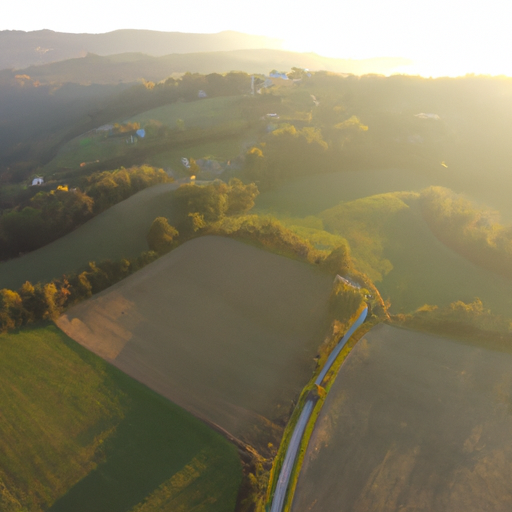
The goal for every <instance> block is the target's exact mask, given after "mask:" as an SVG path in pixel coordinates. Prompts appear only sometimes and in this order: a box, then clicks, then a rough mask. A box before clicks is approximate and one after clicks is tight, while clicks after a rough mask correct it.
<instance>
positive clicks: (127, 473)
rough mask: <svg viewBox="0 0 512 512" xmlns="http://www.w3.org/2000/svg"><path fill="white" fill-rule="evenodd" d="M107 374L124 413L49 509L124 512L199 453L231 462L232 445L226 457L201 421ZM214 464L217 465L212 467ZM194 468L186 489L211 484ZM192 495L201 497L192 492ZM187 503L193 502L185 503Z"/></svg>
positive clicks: (85, 356)
mask: <svg viewBox="0 0 512 512" xmlns="http://www.w3.org/2000/svg"><path fill="white" fill-rule="evenodd" d="M70 346H71V343H70ZM72 348H73V350H75V351H76V352H77V353H78V354H79V355H80V357H82V358H83V359H84V360H86V361H88V360H89V359H91V356H92V354H90V353H87V352H86V351H85V350H83V349H82V347H80V346H78V345H77V344H75V346H74V347H72ZM92 357H94V356H92ZM96 359H97V358H96ZM107 374H108V379H109V380H110V379H111V384H112V385H113V386H117V387H119V388H121V389H122V390H123V391H124V392H125V393H126V395H127V396H126V401H127V405H128V407H127V411H126V414H125V416H124V418H123V419H122V420H121V421H120V422H119V424H118V425H117V427H115V432H114V433H113V434H112V436H111V437H110V438H109V439H108V441H106V442H105V444H104V446H103V454H104V456H103V462H101V463H99V464H98V466H97V468H96V469H95V470H93V471H91V472H90V473H89V474H88V475H87V476H86V477H85V478H83V479H82V480H81V481H79V482H78V483H77V484H76V485H74V486H73V487H72V488H71V489H70V490H69V491H68V492H67V493H66V494H65V495H64V496H62V497H61V498H60V499H59V500H57V501H56V502H55V503H54V505H53V506H52V507H51V508H50V509H49V510H50V511H51V512H69V511H73V512H82V511H83V512H86V511H90V512H124V511H127V510H131V509H132V508H133V507H135V506H136V505H137V504H139V503H141V502H143V501H144V500H145V498H148V497H149V496H150V495H151V494H152V492H153V491H155V489H157V488H158V487H159V486H160V485H161V484H164V483H166V482H168V481H169V479H171V477H173V476H174V475H177V473H179V472H180V471H182V470H184V468H186V466H187V465H190V464H192V465H194V459H196V460H197V459H198V458H203V457H204V454H205V453H207V458H208V460H209V463H219V462H220V463H221V466H223V467H224V468H225V467H226V466H229V465H230V464H232V462H233V461H232V460H231V461H230V460H229V459H230V458H232V457H230V454H231V451H233V452H234V450H228V452H229V453H228V457H227V458H226V457H225V454H223V451H224V450H225V447H224V444H227V442H225V441H224V440H222V438H220V436H218V434H216V433H215V432H213V431H211V430H210V429H209V428H208V427H207V426H206V425H204V424H203V423H202V422H199V421H197V420H196V419H195V418H192V417H191V416H190V415H189V414H188V413H186V412H185V411H183V410H182V409H181V408H179V407H177V406H175V405H174V404H172V403H170V402H169V401H168V400H166V399H164V398H162V397H160V396H158V395H157V394H156V393H154V392H152V391H151V390H149V389H148V388H146V387H144V386H142V385H141V384H139V383H138V382H136V381H133V380H132V379H130V378H129V377H127V376H125V375H123V374H122V373H121V372H119V371H118V370H117V369H115V368H113V367H110V368H109V369H108V370H107ZM93 435H94V434H93ZM219 441H220V443H219ZM219 444H220V445H222V447H219ZM219 448H220V450H219ZM221 458H222V459H223V460H222V461H220V460H219V459H221ZM237 458H238V457H237V456H236V454H235V455H234V459H235V473H237V472H238V473H240V470H239V469H237V468H236V466H237V464H236V459H237ZM215 465H217V464H215ZM203 469H205V468H203ZM213 469H214V470H215V468H213ZM219 469H220V468H219V467H218V466H217V472H218V470H219ZM185 471H186V470H185ZM221 472H222V470H221ZM200 473H201V474H196V478H195V479H194V480H195V481H193V482H191V483H192V485H191V487H190V490H192V491H193V489H195V488H196V485H200V486H202V487H203V489H204V488H207V487H209V486H210V485H211V484H212V483H214V482H213V481H212V482H210V481H209V480H212V475H211V471H200ZM231 476H232V480H233V482H234V485H233V487H234V489H233V490H234V493H235V494H234V495H235V496H236V489H237V487H238V485H239V479H240V477H241V474H240V476H238V478H237V475H231ZM178 478H179V475H178ZM205 478H206V479H207V480H208V481H206V482H205V481H204V479H205ZM205 486H206V487H205ZM182 490H183V489H182ZM199 494H203V493H199ZM198 497H199V498H201V497H200V496H198V495H197V494H196V496H195V498H196V499H197V498H198ZM203 499H204V496H203ZM200 501H201V499H200ZM193 504H194V505H197V504H198V503H190V505H191V506H192V505H193Z"/></svg>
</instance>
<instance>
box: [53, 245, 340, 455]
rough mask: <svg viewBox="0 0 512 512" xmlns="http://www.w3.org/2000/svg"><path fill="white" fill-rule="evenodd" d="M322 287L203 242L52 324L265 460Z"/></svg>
mask: <svg viewBox="0 0 512 512" xmlns="http://www.w3.org/2000/svg"><path fill="white" fill-rule="evenodd" d="M331 283H332V278H331V277H330V276H328V275H326V274H323V273H320V272H319V271H318V270H317V269H315V268H314V267H311V266H309V265H307V264H304V263H300V262H297V261H294V260H290V259H287V258H283V257H280V256H277V255H275V254H271V253H268V252H266V251H263V250H260V249H256V248H254V247H251V246H249V245H245V244H242V243H240V242H236V241H234V240H231V239H226V238H221V237H202V238H197V239H194V240H192V241H190V242H187V243H186V244H184V245H182V246H180V247H178V248H177V249H175V250H174V251H172V252H171V253H169V254H167V255H166V256H163V257H162V258H160V259H159V260H157V261H156V262H154V263H152V264H150V265H148V266H147V267H145V268H144V269H142V270H141V271H139V272H137V273H136V274H134V275H132V276H130V277H129V278H127V279H125V280H124V281H122V282H120V283H118V284H117V285H114V286H113V287H111V288H109V289H108V290H106V291H104V292H102V293H100V294H98V295H96V296H95V297H93V298H92V299H90V300H88V301H86V302H83V303H81V304H79V305H78V306H75V307H73V308H71V309H70V310H69V311H68V312H67V313H66V314H65V315H63V316H62V317H61V318H60V319H59V320H58V325H59V327H60V328H61V329H63V330H64V331H65V332H66V333H67V334H68V335H69V336H71V337H72V338H73V339H75V340H77V341H78V342H79V343H81V344H82V345H84V346H85V347H87V348H89V349H90V350H92V351H94V352H95V353H97V354H98V355H100V356H102V357H103V358H105V359H106V360H107V361H110V362H112V364H114V365H115V366H117V367H118V368H120V369H121V370H123V371H124V372H126V373H127V374H128V375H131V376H133V377H135V378H136V379H137V380H139V381H141V382H143V383H145V384H146V385H148V386H149V387H151V388H152V389H154V390H156V391H157V392H159V393H160V394H162V395H163V396H165V397H167V398H169V399H170V400H172V401H173V402H175V403H177V404H178V405H181V406H183V407H184V408H186V409H187V410H189V411H190V412H192V413H194V414H195V415H197V416H198V417H201V418H204V419H205V420H206V421H208V422H212V423H215V424H217V425H220V427H222V428H223V429H225V430H227V431H228V432H230V433H231V434H232V435H234V436H236V437H238V438H241V439H242V440H243V441H245V442H247V443H249V444H251V445H252V446H254V447H256V448H257V449H258V450H260V451H262V452H264V453H265V452H266V451H267V450H268V443H273V444H275V443H276V442H277V441H278V440H279V439H280V435H281V432H282V427H283V425H284V424H285V422H286V420H287V418H288V415H289V412H290V406H291V401H292V400H294V399H295V398H296V397H297V395H298V393H299V392H300V390H301V389H302V387H303V386H304V384H305V383H306V382H307V380H308V378H309V377H310V375H311V372H312V370H313V368H314V361H313V358H314V356H315V354H316V351H317V348H318V346H319V345H320V343H321V341H322V339H323V335H324V334H325V331H326V329H327V326H328V319H327V309H328V308H327V302H328V298H329V294H330V291H331Z"/></svg>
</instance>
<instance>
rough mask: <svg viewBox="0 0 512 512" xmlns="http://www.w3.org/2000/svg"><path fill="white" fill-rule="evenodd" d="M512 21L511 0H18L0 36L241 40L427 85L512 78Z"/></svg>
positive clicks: (8, 8)
mask: <svg viewBox="0 0 512 512" xmlns="http://www.w3.org/2000/svg"><path fill="white" fill-rule="evenodd" d="M511 12H512V4H510V3H509V2H507V1H506V0H487V1H483V0H479V1H478V2H475V1H473V0H444V1H442V0H429V1H425V0H421V1H419V0H356V1H354V0H351V1H347V0H338V1H334V0H317V1H315V2H308V3H307V5H306V3H305V2H301V1H300V0H294V1H291V0H284V1H283V0H258V1H251V2H248V1H243V0H218V1H217V2H213V1H212V0H195V1H179V2H177V1H173V0H171V1H169V0H168V1H164V0H142V1H135V0H124V1H116V2H112V1H109V0H88V1H87V2H60V1H57V0H46V1H44V2H42V1H40V0H38V1H35V0H18V1H17V2H8V3H7V5H5V6H4V7H2V16H1V18H0V29H1V30H5V29H10V30H13V29H17V30H38V29H42V28H49V29H52V30H56V31H61V32H94V33H99V32H108V31H111V30H116V29H120V28H145V29H152V30H162V31H179V32H219V31H221V30H237V31H240V32H247V33H251V34H261V35H268V36H272V37H280V38H282V39H284V40H285V41H286V46H285V47H286V48H289V49H292V50H297V51H314V52H317V53H320V54H323V55H328V56H333V57H343V58H366V57H380V56H392V57H408V58H412V59H414V60H415V61H417V63H418V65H417V66H415V67H414V68H411V69H410V71H421V72H422V73H423V74H427V75H428V74H434V75H439V74H450V75H455V74H465V73H467V72H477V73H492V74H500V73H502V74H509V75H512V36H511V34H512V31H511V29H510V28H509V25H510V21H509V20H510V17H511Z"/></svg>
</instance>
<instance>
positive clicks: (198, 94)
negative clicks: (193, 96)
mask: <svg viewBox="0 0 512 512" xmlns="http://www.w3.org/2000/svg"><path fill="white" fill-rule="evenodd" d="M207 96H208V95H207V94H206V93H205V92H204V91H203V90H202V89H201V90H200V91H199V92H198V93H197V97H198V98H206V97H207Z"/></svg>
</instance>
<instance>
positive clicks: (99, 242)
mask: <svg viewBox="0 0 512 512" xmlns="http://www.w3.org/2000/svg"><path fill="white" fill-rule="evenodd" d="M176 186H177V185H176V184H175V183H166V184H163V185H156V186H154V187H150V188H148V189H146V190H143V191H141V192H139V193H137V194H135V195H133V196H132V197H130V198H128V199H127V200H125V201H123V202H121V203H119V204H117V205H115V206H113V207H112V208H109V209H108V210H107V211H105V212H103V213H101V214H100V215H98V216H97V217H95V218H93V219H91V220H90V221H89V222H87V223H85V224H84V225H82V226H80V227H79V228H78V229H76V230H75V231H72V232H71V233H69V234H67V235H65V236H64V237H62V238H59V239H58V240H56V241H55V242H52V243H51V244H48V245H46V246H44V247H41V248H40V249H38V250H37V251H33V252H31V253H27V254H25V255H23V256H21V257H19V258H15V259H12V260H10V261H6V262H3V263H0V288H11V289H17V288H18V287H19V286H21V285H22V284H23V283H24V282H25V281H26V280H29V281H31V282H33V283H35V282H38V281H49V280H51V279H53V278H57V277H60V276H61V275H62V274H64V273H69V272H73V271H76V270H78V269H80V268H82V267H84V266H86V265H87V263H88V262H89V261H101V260H104V259H120V258H123V257H135V256H138V255H139V254H140V253H141V252H143V251H147V250H148V245H147V243H146V234H147V233H148V231H149V228H150V226H151V223H152V222H153V220H154V219H155V218H156V217H160V216H164V217H168V218H172V216H173V209H172V204H171V199H170V194H171V192H172V190H173V189H175V188H176Z"/></svg>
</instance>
